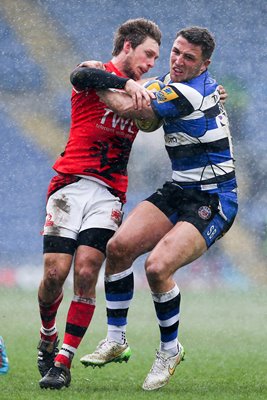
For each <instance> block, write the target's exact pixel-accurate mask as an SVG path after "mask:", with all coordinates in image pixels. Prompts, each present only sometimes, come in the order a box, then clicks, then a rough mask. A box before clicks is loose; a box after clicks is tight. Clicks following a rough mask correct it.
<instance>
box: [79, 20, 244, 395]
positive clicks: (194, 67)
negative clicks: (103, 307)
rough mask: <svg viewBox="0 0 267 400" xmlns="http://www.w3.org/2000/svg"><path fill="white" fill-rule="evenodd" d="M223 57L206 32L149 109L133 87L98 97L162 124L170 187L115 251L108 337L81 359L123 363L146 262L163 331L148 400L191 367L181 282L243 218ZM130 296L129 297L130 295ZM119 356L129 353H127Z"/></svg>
mask: <svg viewBox="0 0 267 400" xmlns="http://www.w3.org/2000/svg"><path fill="white" fill-rule="evenodd" d="M214 48H215V41H214V39H213V36H212V35H211V33H210V32H209V31H208V30H207V29H206V28H201V27H190V28H186V29H183V30H181V31H179V32H178V34H177V36H176V38H175V40H174V43H173V47H172V49H171V54H170V72H169V73H168V74H166V75H164V76H163V77H162V78H159V80H160V81H162V82H163V83H164V84H165V86H164V87H163V89H161V90H160V91H158V92H156V93H155V98H154V99H152V100H151V98H150V99H149V98H148V96H147V93H146V92H145V90H146V89H144V87H142V86H140V85H138V84H137V83H136V82H134V81H133V80H128V81H127V82H126V83H125V91H126V92H128V94H129V95H130V96H129V95H127V94H124V93H121V92H120V93H119V92H110V91H104V92H99V95H100V97H101V98H102V100H104V101H105V103H106V104H107V105H108V106H109V107H110V108H111V109H113V110H114V111H116V112H118V113H119V114H120V115H121V116H123V117H127V118H128V117H131V118H142V119H153V118H155V117H157V118H162V119H163V129H164V132H165V145H166V149H167V152H168V155H169V158H170V160H171V163H172V171H173V172H172V179H171V181H169V182H166V183H165V184H164V185H163V187H162V188H160V189H158V190H157V191H156V192H155V193H153V194H152V195H151V196H150V197H149V198H147V199H146V200H144V201H142V202H141V203H140V204H139V205H138V206H137V207H136V208H135V209H134V210H133V211H132V212H131V213H130V214H129V216H128V218H127V219H126V220H125V222H124V223H123V224H122V225H121V227H120V228H119V230H118V231H117V232H116V234H115V235H114V236H113V238H112V239H111V240H110V241H109V243H108V246H107V262H106V275H105V289H106V299H107V317H108V334H107V338H106V339H105V340H104V341H102V342H100V344H99V346H98V348H97V349H96V351H95V352H94V353H92V354H89V355H86V356H84V357H83V358H82V359H81V362H82V363H83V364H84V365H91V366H96V365H97V366H101V365H104V364H106V363H108V362H112V361H114V362H116V361H123V351H124V347H123V344H124V341H125V330H126V329H125V327H126V323H127V311H128V308H129V304H130V299H131V293H132V290H133V287H132V285H133V278H132V275H133V271H132V263H133V261H134V260H135V259H136V258H137V257H138V256H140V255H141V254H144V253H147V252H149V251H151V252H150V254H149V256H148V257H147V259H146V262H145V270H146V276H147V280H148V283H149V286H150V289H151V292H152V298H153V301H154V305H155V311H156V315H157V319H158V324H159V329H160V347H159V350H158V351H157V354H156V359H155V362H154V364H153V366H152V368H151V370H150V372H149V373H148V375H147V377H146V379H145V381H144V384H143V389H144V390H154V389H158V388H160V387H162V386H164V385H166V384H167V383H168V381H169V379H170V377H171V376H172V375H173V373H174V371H175V368H176V366H177V365H178V364H179V363H180V361H181V360H183V358H184V349H183V346H182V345H181V344H180V343H179V341H178V327H179V312H180V291H179V288H178V286H177V284H176V282H175V280H174V279H173V275H174V273H175V272H176V271H177V270H178V269H179V268H181V267H183V266H185V265H187V264H189V263H191V262H192V261H194V260H196V259H197V258H199V257H200V256H201V255H202V254H203V253H205V252H206V251H207V249H208V248H209V247H210V246H211V245H212V244H213V243H214V242H215V241H216V240H218V239H219V238H221V237H222V236H223V235H224V234H225V233H226V232H227V231H228V230H229V228H230V227H231V225H232V223H233V221H234V219H235V216H236V213H237V209H238V201H237V184H236V178H235V166H234V159H233V153H232V144H231V135H230V131H229V124H228V119H227V115H226V113H225V110H224V108H223V106H222V104H221V102H220V95H219V90H218V84H217V82H216V81H215V80H214V79H213V78H212V77H211V75H210V73H209V72H208V69H207V68H208V66H209V64H210V58H211V55H212V53H213V50H214ZM127 294H129V295H127ZM120 346H121V349H122V351H121V352H120V351H119V348H120Z"/></svg>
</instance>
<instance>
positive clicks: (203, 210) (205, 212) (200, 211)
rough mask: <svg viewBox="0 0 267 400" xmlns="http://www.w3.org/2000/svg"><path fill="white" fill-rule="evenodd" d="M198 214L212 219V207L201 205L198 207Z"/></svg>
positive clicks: (203, 217)
mask: <svg viewBox="0 0 267 400" xmlns="http://www.w3.org/2000/svg"><path fill="white" fill-rule="evenodd" d="M198 215H199V217H200V218H202V219H210V217H211V209H210V208H209V207H208V206H201V207H199V209H198Z"/></svg>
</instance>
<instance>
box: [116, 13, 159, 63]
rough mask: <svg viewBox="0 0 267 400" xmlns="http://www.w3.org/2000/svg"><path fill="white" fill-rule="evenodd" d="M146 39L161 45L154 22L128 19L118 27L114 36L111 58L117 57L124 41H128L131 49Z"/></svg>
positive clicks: (143, 19)
mask: <svg viewBox="0 0 267 400" xmlns="http://www.w3.org/2000/svg"><path fill="white" fill-rule="evenodd" d="M147 37H150V38H152V39H154V40H155V41H156V42H157V43H158V45H159V46H160V44H161V31H160V29H159V27H158V25H157V24H155V22H153V21H150V20H148V19H145V18H137V19H129V20H128V21H126V22H124V23H123V24H122V25H120V26H119V27H118V29H117V31H116V32H115V35H114V47H113V51H112V55H113V56H117V55H118V54H119V53H120V52H121V51H122V49H123V45H124V42H125V40H128V41H129V42H130V43H131V45H132V48H133V49H135V48H136V47H137V46H139V45H140V44H142V43H143V42H144V41H145V40H146V38H147Z"/></svg>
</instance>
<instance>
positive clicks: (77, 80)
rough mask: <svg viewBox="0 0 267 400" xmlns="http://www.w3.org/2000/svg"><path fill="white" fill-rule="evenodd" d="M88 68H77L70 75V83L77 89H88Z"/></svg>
mask: <svg viewBox="0 0 267 400" xmlns="http://www.w3.org/2000/svg"><path fill="white" fill-rule="evenodd" d="M85 69H86V68H81V67H80V68H79V67H78V68H75V69H74V70H73V71H72V73H71V74H70V82H71V84H72V85H73V86H74V87H75V88H77V89H80V90H82V89H85V87H86V71H85Z"/></svg>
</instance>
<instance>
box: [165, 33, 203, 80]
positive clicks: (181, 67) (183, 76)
mask: <svg viewBox="0 0 267 400" xmlns="http://www.w3.org/2000/svg"><path fill="white" fill-rule="evenodd" d="M209 63H210V60H203V58H202V50H201V47H200V46H198V45H195V44H192V43H189V42H188V41H187V40H186V39H185V38H183V37H182V36H178V38H177V39H175V41H174V43H173V47H172V50H171V55H170V74H171V79H172V81H174V82H183V81H189V80H190V79H192V78H194V77H196V76H198V75H200V74H202V72H204V71H205V70H206V69H207V67H208V65H209Z"/></svg>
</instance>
